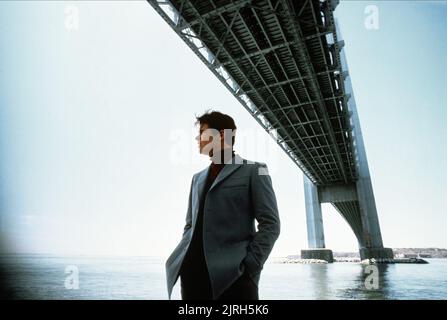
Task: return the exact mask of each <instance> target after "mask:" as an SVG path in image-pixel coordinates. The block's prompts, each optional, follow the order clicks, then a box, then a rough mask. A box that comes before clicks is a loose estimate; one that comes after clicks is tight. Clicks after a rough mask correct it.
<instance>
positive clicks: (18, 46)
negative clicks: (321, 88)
mask: <svg viewBox="0 0 447 320" xmlns="http://www.w3.org/2000/svg"><path fill="white" fill-rule="evenodd" d="M371 4H372V5H375V6H377V8H378V10H379V11H378V12H379V28H378V29H377V30H369V29H366V28H365V27H364V20H365V18H366V17H367V16H368V14H365V7H366V6H367V5H371ZM69 6H75V8H77V9H76V10H78V12H79V27H78V29H77V30H72V29H70V28H67V27H66V21H67V12H70V11H66V10H72V9H67V8H71V7H69ZM446 14H447V2H441V1H433V2H416V1H411V2H410V1H396V2H384V1H376V2H374V1H371V2H362V1H342V2H341V4H340V5H339V6H338V8H337V10H336V16H337V17H338V19H339V25H340V29H341V31H342V35H343V37H342V38H343V39H344V40H345V43H346V45H345V50H346V55H347V59H348V64H349V68H350V75H351V81H352V82H353V88H354V92H355V97H356V101H357V107H358V112H359V116H360V121H361V125H362V131H363V136H364V139H365V145H366V151H367V156H368V159H369V167H370V171H371V174H372V182H373V187H374V191H375V197H376V204H377V208H378V213H379V219H380V223H381V229H382V235H383V240H384V243H385V245H386V246H389V247H428V246H436V247H446V246H447V237H446V235H445V231H444V230H445V227H446V225H447V218H446V215H445V204H444V202H443V196H444V195H445V191H446V188H445V186H444V182H445V181H446V180H447V173H446V172H447V170H446V169H447V168H446V163H447V162H446V158H447V157H446V156H447V152H446V149H445V143H444V139H445V137H446V126H445V125H444V124H443V122H444V121H445V119H447V111H446V108H445V101H447V93H446V90H445V88H444V86H445V83H447V75H446V74H447V73H446V71H447V58H446V57H447V54H446V52H447V41H446V36H445V32H443V30H445V29H446V28H447V20H446V19H445V16H446ZM208 108H215V109H217V110H220V111H222V112H225V113H228V114H230V115H232V116H233V118H234V119H235V121H236V124H237V126H238V136H237V137H236V146H235V150H236V152H238V153H239V154H240V155H241V156H243V157H245V158H248V159H251V160H256V161H263V162H266V163H267V164H268V165H269V169H270V173H271V176H272V180H273V185H274V188H275V192H276V195H277V198H278V206H279V210H280V216H281V221H282V233H281V236H280V238H279V239H278V241H277V243H276V245H275V248H274V250H273V252H272V255H273V256H282V255H287V254H295V253H298V252H299V250H300V249H302V248H306V247H307V235H306V225H305V223H306V221H305V211H304V192H303V185H302V184H303V183H302V173H301V171H299V169H298V168H297V167H296V165H294V164H293V163H291V161H290V159H289V158H288V157H287V156H286V155H285V154H284V153H283V152H282V151H281V149H280V148H279V147H278V146H277V145H276V143H275V142H274V141H273V139H271V138H270V137H269V136H268V135H267V134H266V133H265V132H263V130H261V128H260V127H259V125H258V124H257V122H256V121H255V120H254V119H253V118H252V117H251V116H250V115H249V114H248V112H247V111H246V110H245V109H244V108H243V107H242V106H241V105H240V104H239V103H238V102H237V101H236V99H235V98H234V97H233V96H232V95H231V93H230V92H228V91H227V89H226V88H224V87H223V85H222V84H221V83H220V82H219V81H218V80H217V79H216V78H215V77H214V75H213V74H212V73H211V72H210V71H209V70H208V69H207V68H206V67H205V66H204V65H203V63H202V62H201V61H200V60H199V59H198V58H197V57H196V56H195V55H194V54H193V53H192V52H191V50H190V49H189V47H187V46H186V45H185V44H184V43H183V42H182V40H181V39H180V38H179V37H178V36H177V35H176V34H175V33H174V32H173V31H172V30H171V29H170V28H169V26H168V25H167V24H166V22H165V21H164V20H162V19H161V18H160V17H159V16H158V14H157V13H156V12H155V11H154V10H153V9H152V7H151V6H150V5H149V4H147V2H146V1H131V2H124V1H122V2H121V1H110V2H107V1H94V2H87V1H82V2H78V1H74V2H63V1H48V2H44V1H36V2H31V1H20V2H13V1H2V2H0V157H1V161H0V177H1V179H0V181H1V184H0V210H1V223H0V231H1V235H2V250H3V251H9V252H36V253H39V252H40V253H57V254H120V255H121V254H122V255H157V256H167V255H168V254H169V253H170V252H171V250H172V249H173V248H174V247H175V245H176V243H177V242H178V241H179V240H180V237H181V231H182V228H183V224H184V218H185V213H186V205H187V196H188V191H189V185H190V181H191V177H192V175H193V174H194V173H195V172H197V171H199V170H201V169H202V168H204V167H205V166H206V165H208V163H209V160H208V159H206V158H204V157H202V156H200V155H199V154H197V149H196V145H195V144H194V137H195V134H196V128H195V127H194V120H195V119H194V116H195V115H196V114H200V113H202V112H203V111H204V110H205V109H208ZM253 141H255V143H253ZM323 211H324V212H323V219H324V227H325V233H326V244H327V247H329V248H331V249H334V250H352V251H355V250H356V249H357V242H356V239H355V237H354V235H353V233H352V232H351V230H350V228H349V227H348V226H347V224H346V222H345V221H344V220H343V219H342V218H341V217H340V215H339V214H338V213H337V212H336V211H335V210H334V209H333V208H332V207H331V206H330V205H323Z"/></svg>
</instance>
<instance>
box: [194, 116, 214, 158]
mask: <svg viewBox="0 0 447 320" xmlns="http://www.w3.org/2000/svg"><path fill="white" fill-rule="evenodd" d="M207 129H208V130H207ZM219 138H220V135H219V132H218V131H217V130H216V129H212V128H209V127H208V124H206V123H203V124H200V128H199V135H198V136H197V137H196V140H197V143H198V147H199V152H200V153H201V154H204V155H207V156H209V155H210V151H211V149H212V148H213V146H214V148H217V149H218V148H219V146H220V143H219V142H220V139H219ZM213 141H214V144H215V145H213Z"/></svg>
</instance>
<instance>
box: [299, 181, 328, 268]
mask: <svg viewBox="0 0 447 320" xmlns="http://www.w3.org/2000/svg"><path fill="white" fill-rule="evenodd" d="M303 177H304V199H305V203H306V222H307V242H308V246H309V249H307V250H301V258H302V259H320V260H326V261H327V262H333V261H334V258H333V255H332V251H331V250H329V249H326V248H325V243H324V229H323V215H322V213H321V202H320V197H319V195H318V188H317V186H315V185H314V184H313V183H312V181H310V180H309V178H308V177H307V176H306V175H304V176H303Z"/></svg>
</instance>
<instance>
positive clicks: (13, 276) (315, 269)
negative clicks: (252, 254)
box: [0, 255, 447, 300]
mask: <svg viewBox="0 0 447 320" xmlns="http://www.w3.org/2000/svg"><path fill="white" fill-rule="evenodd" d="M427 261H429V262H430V264H395V265H382V266H380V269H379V275H380V277H379V289H376V290H368V289H366V287H365V281H364V280H365V277H367V276H368V275H367V274H366V273H365V267H364V266H362V265H360V264H358V263H334V264H325V265H316V264H314V265H304V264H278V263H273V262H271V263H267V264H266V265H265V266H264V271H263V273H262V276H261V282H260V285H259V295H260V298H261V299H284V300H288V299H447V259H427ZM0 265H1V266H2V267H3V270H4V271H3V276H4V277H5V279H6V283H5V284H4V285H3V286H5V287H6V291H7V292H8V294H9V295H10V296H11V297H15V298H21V299H167V293H166V286H165V274H164V258H154V257H87V256H84V257H61V256H50V255H14V256H1V257H0ZM70 265H71V266H76V268H77V270H78V271H79V289H72V290H69V289H66V288H65V282H66V277H68V276H69V273H67V274H66V273H65V271H66V267H67V266H70ZM3 289H5V288H3ZM179 298H180V292H179V285H178V283H177V285H176V286H175V288H174V293H173V299H179Z"/></svg>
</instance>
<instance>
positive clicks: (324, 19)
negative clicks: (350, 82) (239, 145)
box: [148, 0, 357, 185]
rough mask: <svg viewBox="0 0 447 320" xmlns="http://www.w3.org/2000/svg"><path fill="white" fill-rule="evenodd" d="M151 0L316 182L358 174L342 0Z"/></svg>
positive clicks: (347, 178) (346, 179) (353, 177)
mask: <svg viewBox="0 0 447 320" xmlns="http://www.w3.org/2000/svg"><path fill="white" fill-rule="evenodd" d="M148 1H149V3H150V4H151V5H152V6H153V7H154V8H155V9H156V10H157V11H158V13H159V14H160V15H161V16H162V17H163V18H164V19H165V20H166V21H167V22H168V23H169V24H170V25H171V27H172V28H173V29H174V30H175V31H176V32H177V33H178V34H179V36H181V37H182V38H183V40H184V41H185V42H186V43H187V44H188V45H189V46H190V47H191V49H193V50H194V52H195V53H196V54H197V55H198V56H199V58H200V59H201V60H202V61H203V62H204V63H205V64H206V65H207V66H208V67H209V68H210V70H211V71H212V72H213V73H215V75H216V76H217V77H218V78H219V79H220V80H221V81H222V83H223V84H224V85H225V86H226V87H227V88H228V89H229V90H230V91H231V92H232V93H233V95H234V96H235V97H236V98H237V99H238V100H239V101H240V102H241V103H242V104H243V105H244V107H245V108H246V109H247V110H248V111H249V112H250V113H251V114H252V115H253V117H255V119H256V120H257V121H258V122H259V124H261V125H262V127H264V129H265V130H266V131H268V132H269V133H270V134H271V135H272V136H274V137H275V138H276V139H277V143H278V144H279V145H280V147H281V148H282V149H283V150H284V151H285V152H286V153H287V154H288V155H289V157H290V158H291V159H292V160H293V161H294V162H295V163H296V164H297V165H298V166H299V167H300V168H301V169H302V170H303V172H304V173H305V174H306V175H307V176H308V177H309V179H310V180H311V181H312V182H313V183H314V184H316V185H331V184H336V183H350V182H353V181H355V180H356V179H357V172H356V166H355V162H354V155H353V154H354V153H353V149H354V148H355V146H354V144H353V143H352V141H353V137H352V136H351V134H352V128H351V124H350V121H349V117H350V115H349V111H348V107H347V100H348V99H349V95H348V94H346V91H345V88H344V77H345V76H346V72H344V70H342V66H341V62H340V50H341V47H342V45H343V43H342V42H338V40H337V33H336V28H335V23H334V17H333V10H334V6H335V5H336V1H333V0H332V1H315V0H312V1H310V0H309V1H304V0H302V1H287V0H252V1H247V0H242V1H231V0H194V1H182V0H171V1H164V2H158V1H155V0H148Z"/></svg>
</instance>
